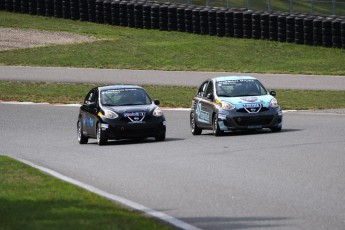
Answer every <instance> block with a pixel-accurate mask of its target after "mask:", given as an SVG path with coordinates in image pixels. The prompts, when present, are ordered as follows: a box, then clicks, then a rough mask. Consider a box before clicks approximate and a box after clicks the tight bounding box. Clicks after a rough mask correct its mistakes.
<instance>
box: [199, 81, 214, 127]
mask: <svg viewBox="0 0 345 230" xmlns="http://www.w3.org/2000/svg"><path fill="white" fill-rule="evenodd" d="M213 88H214V87H213V81H212V80H210V81H209V82H208V84H207V88H206V91H205V93H204V97H203V100H202V106H201V108H202V110H203V111H204V113H205V119H207V125H208V126H210V127H212V119H213V113H214V110H215V109H214V107H215V106H214V103H213V101H214V89H213Z"/></svg>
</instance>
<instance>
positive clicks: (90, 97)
mask: <svg viewBox="0 0 345 230" xmlns="http://www.w3.org/2000/svg"><path fill="white" fill-rule="evenodd" d="M93 102H97V91H96V90H95V89H93V90H91V91H90V92H89V93H88V94H87V95H86V97H85V101H84V104H87V105H88V104H90V103H93Z"/></svg>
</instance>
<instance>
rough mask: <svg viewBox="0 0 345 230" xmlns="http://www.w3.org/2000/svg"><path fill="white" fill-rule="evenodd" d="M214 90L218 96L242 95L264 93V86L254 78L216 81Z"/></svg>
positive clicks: (265, 92) (265, 91)
mask: <svg viewBox="0 0 345 230" xmlns="http://www.w3.org/2000/svg"><path fill="white" fill-rule="evenodd" d="M216 92H217V95H218V96H219V97H243V96H260V95H266V94H267V90H266V89H265V87H264V86H263V85H262V84H261V83H260V82H259V81H258V80H255V79H240V80H224V81H217V83H216Z"/></svg>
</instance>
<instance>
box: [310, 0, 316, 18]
mask: <svg viewBox="0 0 345 230" xmlns="http://www.w3.org/2000/svg"><path fill="white" fill-rule="evenodd" d="M314 7H315V0H311V2H310V14H311V15H314Z"/></svg>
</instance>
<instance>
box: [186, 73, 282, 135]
mask: <svg viewBox="0 0 345 230" xmlns="http://www.w3.org/2000/svg"><path fill="white" fill-rule="evenodd" d="M275 95H276V93H275V91H270V92H268V91H267V90H266V89H265V87H264V86H263V85H262V84H261V83H260V82H259V81H258V80H257V79H256V78H254V77H249V76H227V77H216V78H212V79H208V80H206V81H204V82H203V83H202V84H201V85H200V87H199V89H198V92H197V95H196V96H195V97H194V98H193V100H192V108H191V112H190V127H191V131H192V134H193V135H200V134H201V133H202V130H203V129H210V130H213V134H214V135H215V136H219V135H222V134H223V133H224V132H226V131H233V130H253V129H263V128H269V129H271V130H272V131H273V132H278V131H281V129H282V124H283V113H282V110H281V108H280V106H279V104H278V101H277V99H276V98H275V97H274V96H275Z"/></svg>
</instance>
